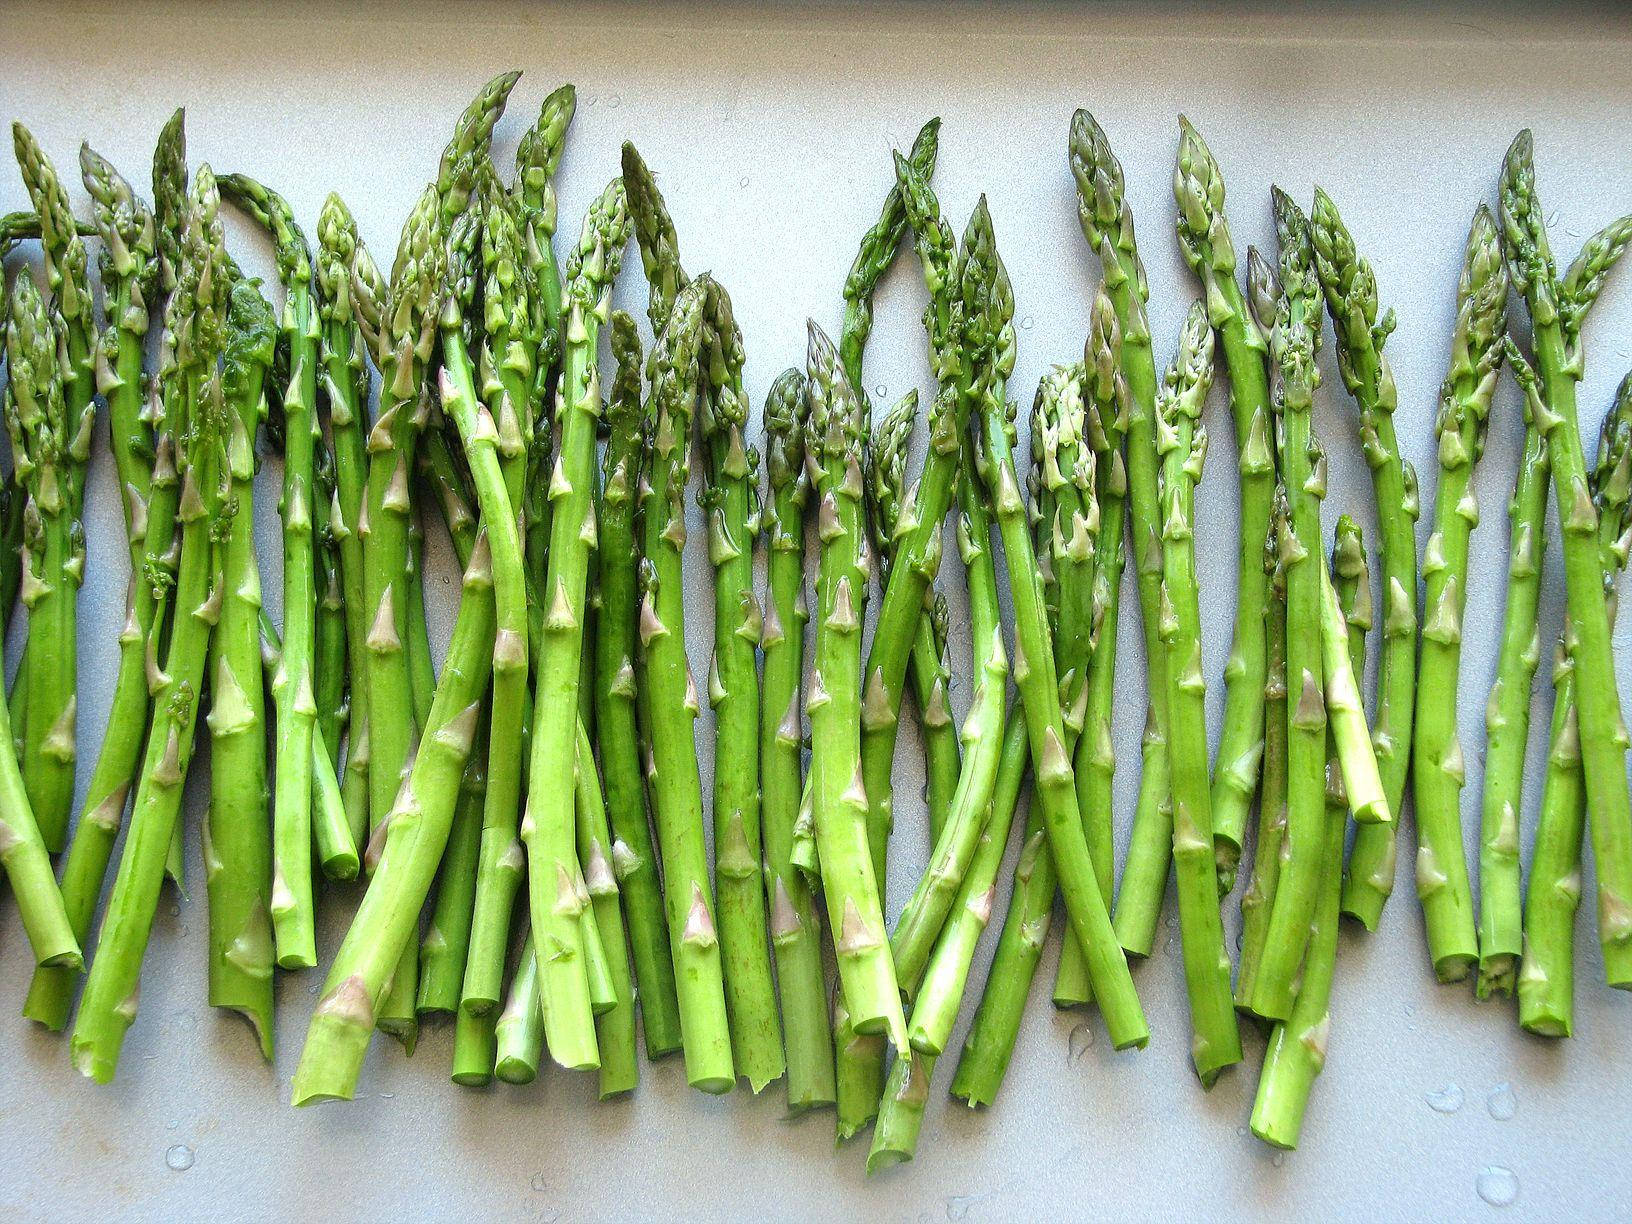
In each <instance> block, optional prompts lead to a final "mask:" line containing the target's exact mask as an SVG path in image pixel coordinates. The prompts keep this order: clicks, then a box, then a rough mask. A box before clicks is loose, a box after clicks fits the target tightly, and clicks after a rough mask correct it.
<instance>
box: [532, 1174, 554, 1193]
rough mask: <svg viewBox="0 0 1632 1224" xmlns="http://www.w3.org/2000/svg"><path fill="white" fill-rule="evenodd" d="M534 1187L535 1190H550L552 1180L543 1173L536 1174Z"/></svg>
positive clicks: (534, 1175)
mask: <svg viewBox="0 0 1632 1224" xmlns="http://www.w3.org/2000/svg"><path fill="white" fill-rule="evenodd" d="M532 1186H533V1189H534V1190H539V1191H544V1190H548V1189H549V1188H550V1179H549V1178H547V1177H545V1176H544V1174H542V1173H534V1174H533V1181H532Z"/></svg>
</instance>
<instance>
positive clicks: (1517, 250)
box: [1501, 131, 1632, 987]
mask: <svg viewBox="0 0 1632 1224" xmlns="http://www.w3.org/2000/svg"><path fill="white" fill-rule="evenodd" d="M1533 155H1534V154H1533V148H1532V141H1531V136H1530V133H1529V132H1528V131H1523V132H1520V133H1519V135H1518V137H1517V138H1515V140H1514V141H1513V144H1512V147H1511V148H1509V149H1508V152H1507V159H1506V162H1505V164H1504V165H1503V167H1502V183H1501V208H1502V226H1503V229H1504V231H1505V235H1506V238H1507V242H1506V244H1505V245H1506V254H1507V266H1508V273H1509V275H1510V276H1511V277H1512V279H1513V283H1514V285H1515V286H1516V287H1517V288H1518V289H1519V291H1520V292H1521V293H1522V294H1523V295H1524V299H1525V305H1526V306H1527V307H1528V308H1529V312H1530V325H1531V343H1532V345H1533V348H1534V351H1535V368H1536V373H1537V375H1538V376H1539V377H1540V380H1541V388H1542V398H1543V400H1544V402H1545V404H1546V408H1547V417H1546V426H1547V429H1548V444H1549V446H1550V448H1551V452H1552V466H1553V490H1554V493H1555V500H1556V505H1557V507H1558V517H1559V522H1560V524H1561V525H1562V531H1563V536H1564V580H1565V586H1566V588H1567V590H1568V592H1569V616H1570V631H1571V633H1572V634H1573V635H1574V639H1575V640H1574V642H1573V643H1572V644H1571V646H1570V654H1571V655H1572V656H1573V658H1574V661H1575V666H1576V668H1577V670H1578V674H1579V675H1581V676H1584V677H1585V676H1591V677H1594V679H1595V681H1600V682H1596V683H1593V684H1590V685H1587V686H1585V687H1581V688H1578V689H1577V692H1576V705H1577V720H1578V726H1579V734H1580V740H1581V763H1582V769H1583V771H1584V773H1585V776H1586V788H1587V807H1588V811H1589V813H1590V819H1589V820H1588V828H1589V829H1590V831H1591V834H1592V856H1593V863H1594V867H1595V875H1596V884H1597V894H1598V895H1597V901H1598V906H1597V911H1598V939H1599V943H1600V945H1601V946H1602V949H1603V957H1604V977H1605V980H1606V981H1608V982H1609V984H1610V985H1612V986H1616V987H1632V796H1629V793H1628V790H1627V779H1626V768H1625V764H1626V743H1627V734H1626V727H1625V725H1624V724H1623V722H1622V721H1621V703H1620V695H1619V693H1618V692H1617V691H1616V687H1615V683H1614V675H1615V670H1614V664H1615V659H1614V652H1613V650H1612V646H1611V642H1610V635H1609V609H1608V605H1607V602H1606V599H1605V592H1604V573H1603V566H1602V564H1601V559H1600V557H1599V552H1598V542H1597V538H1596V534H1597V529H1598V522H1597V519H1598V514H1597V511H1596V509H1595V508H1594V507H1593V505H1592V499H1591V495H1590V493H1589V491H1588V486H1587V469H1586V459H1585V457H1584V455H1583V453H1582V448H1581V434H1580V427H1579V425H1578V423H1577V417H1576V406H1575V385H1576V383H1577V382H1578V381H1579V380H1580V378H1581V373H1582V371H1583V369H1584V368H1585V360H1586V359H1585V353H1584V351H1583V346H1582V340H1581V326H1582V324H1583V323H1584V322H1585V320H1586V315H1587V312H1588V311H1589V310H1590V309H1591V307H1592V304H1593V302H1594V301H1595V300H1596V299H1597V296H1598V292H1599V290H1600V289H1602V287H1603V282H1604V278H1605V277H1606V276H1607V275H1608V273H1609V271H1610V269H1611V268H1612V267H1614V265H1615V263H1616V262H1617V261H1618V260H1619V259H1620V257H1621V255H1622V253H1623V252H1624V251H1625V250H1626V246H1627V244H1628V242H1629V241H1632V216H1629V217H1623V218H1621V219H1620V220H1619V221H1615V222H1612V223H1611V224H1610V225H1609V226H1607V227H1606V228H1605V229H1604V230H1602V231H1601V232H1599V233H1598V234H1596V235H1594V236H1593V237H1591V238H1589V239H1588V240H1587V241H1586V243H1585V245H1584V246H1583V247H1582V249H1581V253H1580V254H1579V255H1577V256H1576V259H1575V262H1574V263H1573V264H1571V265H1570V268H1569V271H1567V272H1566V273H1565V274H1564V276H1563V278H1562V279H1559V278H1558V277H1557V275H1556V273H1555V270H1554V265H1553V257H1552V251H1551V248H1550V246H1549V244H1548V240H1547V226H1546V222H1545V215H1544V213H1543V211H1542V207H1541V201H1540V199H1539V198H1538V197H1537V194H1536V182H1535V166H1534V164H1533Z"/></svg>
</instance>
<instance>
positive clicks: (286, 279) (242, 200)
mask: <svg viewBox="0 0 1632 1224" xmlns="http://www.w3.org/2000/svg"><path fill="white" fill-rule="evenodd" d="M218 186H219V188H220V191H221V194H222V195H224V196H225V197H226V198H227V199H229V200H231V201H232V202H233V203H234V204H236V205H238V207H239V208H241V209H243V210H244V211H245V212H246V213H248V214H249V216H250V219H251V220H252V221H254V222H255V223H256V224H257V225H259V226H261V227H262V228H263V229H265V230H266V231H267V232H269V233H270V234H271V235H272V253H273V256H274V257H275V259H276V260H277V265H278V279H279V280H280V281H282V282H283V284H284V287H285V288H287V289H294V288H296V287H297V286H309V285H310V284H311V281H312V256H311V251H310V248H308V247H307V245H306V235H305V233H304V232H302V230H301V228H300V226H299V224H297V223H296V221H295V211H294V209H292V208H290V207H289V201H288V200H286V199H284V198H283V197H282V196H281V195H279V194H278V193H277V192H276V191H273V190H272V188H270V187H267V186H265V185H264V184H262V183H259V182H257V181H256V180H255V179H252V178H250V177H249V176H248V175H247V174H223V175H222V176H221V177H220V179H219V180H218Z"/></svg>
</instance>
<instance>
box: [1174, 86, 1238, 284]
mask: <svg viewBox="0 0 1632 1224" xmlns="http://www.w3.org/2000/svg"><path fill="white" fill-rule="evenodd" d="M1173 200H1174V202H1175V203H1177V204H1178V206H1179V209H1178V217H1177V225H1178V232H1179V249H1180V250H1181V251H1183V252H1184V258H1185V260H1186V261H1187V262H1188V263H1189V264H1190V267H1191V268H1193V269H1194V270H1195V273H1196V275H1197V276H1200V277H1201V278H1202V280H1203V281H1205V282H1206V283H1207V284H1208V286H1209V294H1208V296H1209V298H1211V297H1212V296H1213V294H1212V291H1211V286H1212V285H1213V284H1214V282H1215V279H1216V278H1220V277H1229V276H1234V275H1235V246H1234V244H1233V243H1231V241H1230V226H1229V222H1228V221H1226V220H1225V218H1224V174H1223V172H1222V171H1221V170H1219V168H1218V162H1217V161H1215V160H1214V159H1213V154H1212V151H1211V150H1210V149H1208V147H1207V142H1206V141H1204V140H1202V138H1201V133H1200V132H1198V131H1196V129H1195V128H1193V127H1191V126H1190V121H1189V120H1188V119H1186V118H1185V117H1184V116H1183V115H1180V116H1179V157H1178V161H1177V163H1176V164H1175V165H1174V167H1173Z"/></svg>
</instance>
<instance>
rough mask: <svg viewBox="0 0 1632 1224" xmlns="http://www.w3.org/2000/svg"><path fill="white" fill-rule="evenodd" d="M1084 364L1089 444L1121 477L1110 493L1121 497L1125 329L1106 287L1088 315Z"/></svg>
mask: <svg viewBox="0 0 1632 1224" xmlns="http://www.w3.org/2000/svg"><path fill="white" fill-rule="evenodd" d="M1082 363H1083V392H1084V394H1085V396H1086V399H1087V407H1088V440H1089V442H1090V443H1091V444H1092V445H1093V448H1094V450H1095V451H1097V452H1099V453H1100V454H1101V455H1102V456H1106V457H1107V458H1108V461H1109V462H1110V463H1111V464H1112V467H1113V468H1114V469H1115V472H1117V473H1120V474H1121V475H1120V477H1119V478H1118V480H1119V484H1118V486H1117V487H1115V488H1112V489H1110V490H1108V491H1110V492H1112V493H1114V494H1115V495H1116V496H1118V497H1120V496H1121V495H1122V493H1124V492H1125V491H1126V486H1127V469H1126V468H1125V467H1124V465H1123V462H1122V438H1123V436H1124V435H1125V434H1126V433H1127V429H1128V384H1127V380H1126V379H1124V378H1123V377H1122V325H1121V324H1120V323H1119V322H1118V321H1117V317H1116V307H1115V306H1114V305H1112V303H1111V295H1110V294H1109V293H1108V292H1106V289H1105V286H1104V284H1103V283H1102V284H1101V285H1100V287H1099V292H1098V293H1096V294H1095V295H1094V303H1093V306H1092V307H1091V308H1090V309H1089V312H1088V340H1087V342H1086V343H1085V344H1084V345H1083V352H1082ZM1101 474H1102V475H1109V474H1110V473H1109V472H1102V473H1101Z"/></svg>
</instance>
